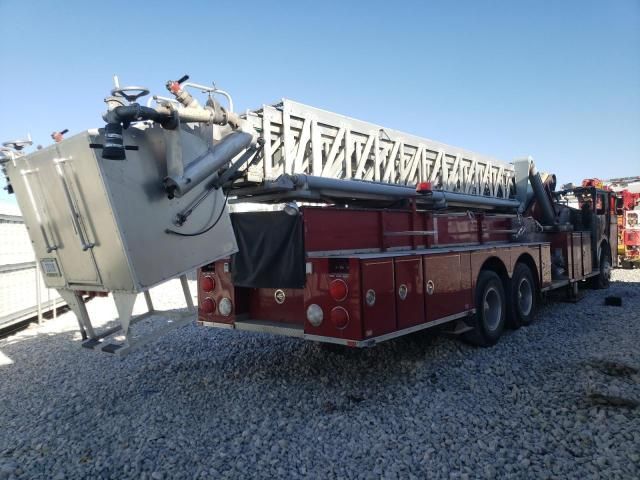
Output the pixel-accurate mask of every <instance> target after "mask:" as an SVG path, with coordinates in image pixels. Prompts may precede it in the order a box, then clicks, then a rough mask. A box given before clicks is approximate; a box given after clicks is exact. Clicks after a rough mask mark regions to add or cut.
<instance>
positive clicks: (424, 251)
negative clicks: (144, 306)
mask: <svg viewBox="0 0 640 480" xmlns="http://www.w3.org/2000/svg"><path fill="white" fill-rule="evenodd" d="M518 168H519V169H520V170H521V171H525V172H527V175H526V177H527V178H528V179H529V180H530V183H531V185H532V186H533V192H529V196H525V197H524V200H523V204H522V205H524V208H523V209H522V211H518V208H517V207H518V206H516V208H514V206H513V205H509V204H508V203H507V202H499V201H498V202H493V203H492V202H485V201H483V200H479V199H469V198H464V199H458V198H455V197H456V196H455V194H450V199H447V198H446V197H447V195H446V194H444V195H438V192H437V191H435V190H433V189H432V186H431V185H429V184H419V185H418V186H417V190H413V189H411V188H406V187H400V186H391V185H380V184H375V183H366V182H358V181H349V180H335V179H325V178H313V179H312V178H304V179H300V178H294V179H292V180H291V181H290V182H289V184H286V183H285V182H282V181H281V182H280V184H279V185H269V186H268V187H267V188H265V185H260V186H258V187H247V186H242V185H240V186H238V185H235V186H233V187H231V192H232V194H234V195H236V196H237V197H238V198H247V197H250V198H251V199H252V201H260V200H261V198H260V197H261V196H262V195H263V192H265V191H266V192H268V194H264V195H265V197H266V198H267V199H268V201H278V202H283V201H292V200H309V199H312V200H313V201H315V202H320V201H322V202H325V203H328V204H329V206H321V207H319V206H307V207H302V208H299V209H297V208H296V209H293V211H292V212H285V211H282V212H251V213H236V214H233V215H232V221H233V225H234V230H235V232H236V236H237V237H238V238H239V239H240V245H241V248H240V252H239V253H238V254H236V255H234V256H233V257H230V258H224V259H221V260H218V261H216V262H214V263H211V264H209V265H206V266H205V267H203V268H201V269H200V271H199V277H198V300H199V316H198V323H199V324H200V325H204V326H213V327H221V328H235V329H239V330H251V331H259V332H271V333H276V334H283V335H289V336H294V337H300V338H305V339H308V340H314V341H320V342H329V343H335V344H341V345H346V346H350V347H365V346H371V345H374V344H376V343H379V342H382V341H384V340H388V339H391V338H394V337H398V336H401V335H405V334H408V333H411V332H415V331H417V330H421V329H425V328H430V327H434V326H437V325H442V324H445V323H450V324H451V326H452V328H451V329H450V330H451V331H453V332H456V333H460V334H462V336H463V337H464V338H465V339H466V340H468V341H470V342H472V343H474V344H477V345H481V346H488V345H492V344H494V343H495V342H497V341H498V339H499V338H500V335H501V334H502V332H503V330H504V329H505V327H507V326H510V327H513V328H518V327H520V326H524V325H529V324H530V323H531V322H532V321H533V318H534V314H535V311H536V305H537V303H538V301H539V300H540V298H541V296H542V295H543V294H544V293H545V292H547V291H549V290H552V289H557V288H561V287H564V288H566V289H567V292H568V294H569V295H575V294H576V292H577V288H578V284H579V283H580V282H581V281H584V280H587V279H588V280H590V283H591V285H592V286H594V287H596V288H606V287H607V286H608V283H609V276H610V270H611V264H612V261H613V259H614V258H615V254H616V219H615V214H614V211H613V209H612V208H610V206H612V205H613V203H612V193H611V192H610V191H607V190H603V189H601V188H596V187H594V186H588V187H578V188H575V189H572V190H567V191H561V192H553V191H552V187H553V184H552V182H549V181H548V182H545V183H543V182H542V180H541V178H540V175H539V174H538V173H537V172H536V171H535V167H534V166H533V164H532V163H531V162H530V161H529V160H525V161H522V162H520V163H519V164H516V170H518ZM440 193H441V192H440ZM372 195H375V199H372V198H371V196H372ZM569 198H572V199H577V200H578V203H579V206H580V208H579V209H575V208H571V207H569V206H568V204H569ZM256 238H258V239H259V240H258V242H257V243H254V244H253V246H252V245H251V244H252V239H253V241H254V240H255V239H256ZM243 247H244V248H243Z"/></svg>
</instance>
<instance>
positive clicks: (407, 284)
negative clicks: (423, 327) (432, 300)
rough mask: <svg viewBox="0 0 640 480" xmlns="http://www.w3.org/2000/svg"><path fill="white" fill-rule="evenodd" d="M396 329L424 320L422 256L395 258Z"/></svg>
mask: <svg viewBox="0 0 640 480" xmlns="http://www.w3.org/2000/svg"><path fill="white" fill-rule="evenodd" d="M395 280H396V282H395V283H396V312H397V316H398V329H402V328H407V327H412V326H414V325H418V324H420V323H424V322H425V315H424V282H423V280H422V257H399V258H396V259H395Z"/></svg>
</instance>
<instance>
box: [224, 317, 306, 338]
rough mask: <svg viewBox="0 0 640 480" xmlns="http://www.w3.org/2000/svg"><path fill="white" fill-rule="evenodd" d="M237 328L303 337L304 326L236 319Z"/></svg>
mask: <svg viewBox="0 0 640 480" xmlns="http://www.w3.org/2000/svg"><path fill="white" fill-rule="evenodd" d="M235 326H236V329H237V330H247V331H249V332H261V333H275V334H277V335H286V336H288V337H297V338H303V337H304V327H303V326H302V325H295V324H292V323H282V322H272V321H269V320H242V321H236V322H235Z"/></svg>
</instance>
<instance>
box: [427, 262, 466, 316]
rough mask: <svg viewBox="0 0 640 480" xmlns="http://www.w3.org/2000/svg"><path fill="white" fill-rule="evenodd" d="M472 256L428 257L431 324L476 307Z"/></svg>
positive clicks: (428, 306)
mask: <svg viewBox="0 0 640 480" xmlns="http://www.w3.org/2000/svg"><path fill="white" fill-rule="evenodd" d="M470 272H471V267H470V256H469V254H468V253H466V254H465V253H463V254H460V253H452V254H443V255H425V256H424V281H425V291H426V295H425V303H426V315H427V322H433V321H434V320H438V319H440V318H443V317H448V316H449V315H454V314H456V313H460V312H463V311H465V310H468V309H470V308H473V302H472V295H471V281H470V280H471V279H470Z"/></svg>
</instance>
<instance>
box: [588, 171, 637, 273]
mask: <svg viewBox="0 0 640 480" xmlns="http://www.w3.org/2000/svg"><path fill="white" fill-rule="evenodd" d="M582 185H583V186H595V187H597V188H602V189H605V190H611V191H613V192H614V197H615V198H614V201H615V213H616V215H617V217H618V262H617V265H616V266H618V267H622V268H634V267H637V266H638V265H640V177H624V178H612V179H611V180H600V179H597V178H588V179H585V180H583V181H582Z"/></svg>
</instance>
